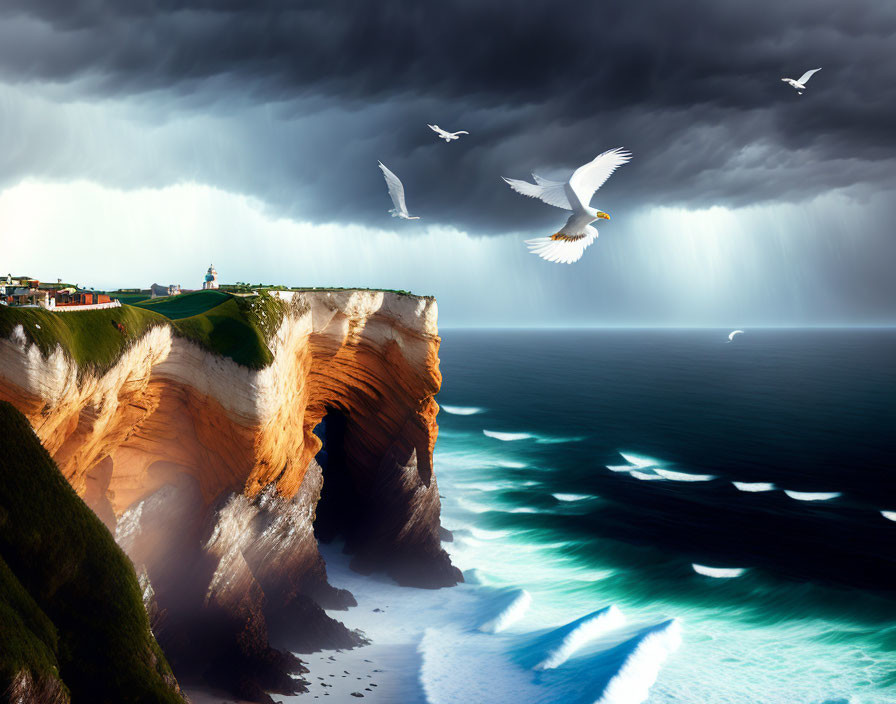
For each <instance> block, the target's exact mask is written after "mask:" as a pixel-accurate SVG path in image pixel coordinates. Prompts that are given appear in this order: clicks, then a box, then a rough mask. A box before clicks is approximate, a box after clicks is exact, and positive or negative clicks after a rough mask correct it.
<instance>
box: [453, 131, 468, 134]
mask: <svg viewBox="0 0 896 704" xmlns="http://www.w3.org/2000/svg"><path fill="white" fill-rule="evenodd" d="M451 134H470V133H469V132H467V131H466V130H458V131H457V132H452V133H451Z"/></svg>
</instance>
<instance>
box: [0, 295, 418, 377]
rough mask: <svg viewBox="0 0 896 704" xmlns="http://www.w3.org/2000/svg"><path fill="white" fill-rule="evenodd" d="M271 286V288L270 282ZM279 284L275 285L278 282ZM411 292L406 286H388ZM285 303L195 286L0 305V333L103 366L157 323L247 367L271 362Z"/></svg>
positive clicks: (90, 366) (84, 365)
mask: <svg viewBox="0 0 896 704" xmlns="http://www.w3.org/2000/svg"><path fill="white" fill-rule="evenodd" d="M271 290H274V289H271ZM278 290H279V289H278ZM290 290H294V291H371V290H372V291H376V290H380V289H343V288H328V289H320V288H319V289H290ZM392 293H398V294H401V295H412V294H410V293H408V292H407V291H393V292H392ZM287 307H288V304H287V303H285V302H284V301H281V300H279V299H278V298H276V297H274V296H271V295H270V293H269V292H268V290H266V289H262V290H259V291H258V295H256V296H236V295H233V294H230V293H227V292H226V291H221V290H217V291H193V292H191V293H182V294H180V295H177V296H165V297H162V298H154V299H151V300H144V301H140V302H137V303H135V304H134V305H126V304H125V305H122V306H121V308H110V309H106V310H88V311H77V312H68V313H51V312H49V311H46V310H43V309H42V308H18V307H13V306H0V337H5V338H9V336H10V335H11V334H12V332H13V330H14V329H15V327H16V326H17V325H20V324H21V325H22V328H23V331H24V333H25V336H26V338H27V339H28V340H30V341H31V342H34V343H35V344H37V346H38V347H39V348H40V350H41V352H42V353H43V354H44V355H47V354H49V353H51V352H52V351H53V350H54V349H55V348H56V345H57V344H59V345H61V346H62V349H63V350H64V351H65V352H66V353H68V354H69V356H70V357H71V358H72V359H74V360H75V362H77V364H78V367H79V369H80V370H81V371H82V372H84V371H87V370H93V371H97V372H100V373H101V372H103V371H106V370H107V369H109V368H110V367H111V366H112V365H114V364H115V362H116V361H118V360H119V359H120V358H121V355H122V354H123V353H124V351H125V350H126V349H127V348H128V346H129V345H131V344H133V342H134V341H135V340H137V339H138V338H140V337H142V336H143V335H144V334H145V333H146V331H147V330H149V329H150V328H152V327H154V326H158V325H169V326H171V328H172V331H173V332H174V334H175V335H178V336H180V337H183V338H186V339H188V340H191V341H193V342H195V343H196V344H197V345H200V346H201V347H203V348H204V349H206V350H208V351H210V352H212V353H214V354H217V355H220V356H222V357H227V358H229V359H232V360H233V361H234V362H236V363H237V364H241V365H243V366H245V367H248V368H250V369H262V368H264V367H266V366H267V365H268V364H270V363H271V361H272V360H273V355H272V354H271V350H270V348H269V342H270V340H271V339H272V337H273V335H274V333H275V332H276V330H277V328H278V327H279V325H280V322H281V321H282V320H283V315H284V313H285V311H286V308H287Z"/></svg>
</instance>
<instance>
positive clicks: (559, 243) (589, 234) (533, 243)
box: [526, 225, 597, 264]
mask: <svg viewBox="0 0 896 704" xmlns="http://www.w3.org/2000/svg"><path fill="white" fill-rule="evenodd" d="M555 238H556V239H555ZM595 239H597V230H595V229H594V228H593V227H591V226H590V225H588V226H587V227H586V228H585V232H584V234H582V235H581V236H578V237H576V236H565V237H560V238H557V235H553V236H551V237H538V238H536V239H534V240H526V246H528V247H529V251H530V252H532V254H537V255H538V256H539V257H541V258H542V259H547V260H548V261H549V262H557V263H558V264H572V263H573V262H577V261H579V259H581V258H582V255H583V254H584V253H585V248H586V247H587V246H588V245H589V244H591V243H592V242H594V240H595Z"/></svg>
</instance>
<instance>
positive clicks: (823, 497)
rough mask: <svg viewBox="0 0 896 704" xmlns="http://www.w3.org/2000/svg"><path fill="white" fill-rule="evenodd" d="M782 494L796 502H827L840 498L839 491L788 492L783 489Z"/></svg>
mask: <svg viewBox="0 0 896 704" xmlns="http://www.w3.org/2000/svg"><path fill="white" fill-rule="evenodd" d="M784 493H785V494H787V495H788V496H789V497H790V498H791V499H796V500H797V501H827V500H828V499H836V498H837V497H838V496H840V492H839V491H790V490H789V489H785V490H784Z"/></svg>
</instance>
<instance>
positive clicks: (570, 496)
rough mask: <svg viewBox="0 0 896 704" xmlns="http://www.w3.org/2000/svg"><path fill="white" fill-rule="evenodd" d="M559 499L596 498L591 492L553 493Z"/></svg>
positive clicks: (582, 499)
mask: <svg viewBox="0 0 896 704" xmlns="http://www.w3.org/2000/svg"><path fill="white" fill-rule="evenodd" d="M553 497H554V498H555V499H557V501H584V500H585V499H591V498H594V497H592V496H591V494H553Z"/></svg>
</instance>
